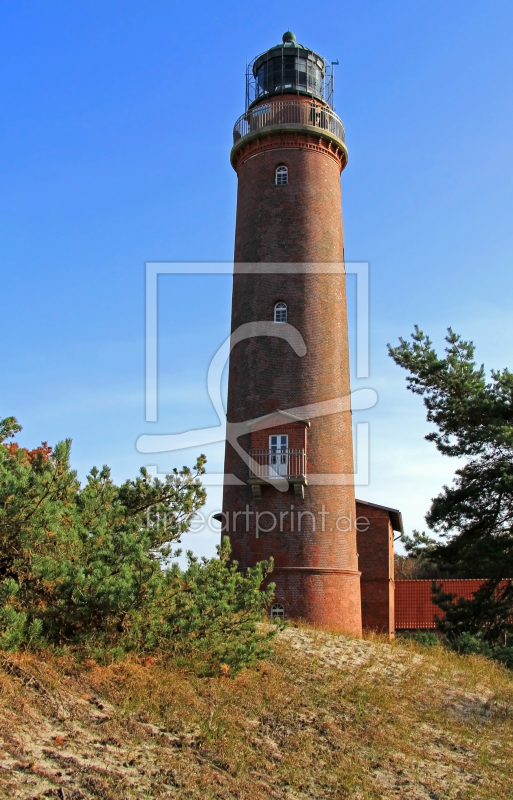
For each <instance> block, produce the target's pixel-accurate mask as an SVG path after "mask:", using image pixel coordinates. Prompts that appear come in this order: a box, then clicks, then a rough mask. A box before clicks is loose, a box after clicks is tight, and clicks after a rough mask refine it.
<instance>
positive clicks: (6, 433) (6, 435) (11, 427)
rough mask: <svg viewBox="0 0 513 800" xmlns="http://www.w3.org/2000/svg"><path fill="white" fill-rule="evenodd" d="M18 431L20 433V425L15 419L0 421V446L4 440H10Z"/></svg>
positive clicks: (9, 418)
mask: <svg viewBox="0 0 513 800" xmlns="http://www.w3.org/2000/svg"><path fill="white" fill-rule="evenodd" d="M19 431H21V425H19V424H18V422H17V420H16V418H15V417H5V419H0V444H1V443H2V442H5V440H6V439H11V438H12V437H13V436H14V435H15V434H16V433H18V432H19Z"/></svg>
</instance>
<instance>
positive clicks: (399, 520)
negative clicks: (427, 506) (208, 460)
mask: <svg viewBox="0 0 513 800" xmlns="http://www.w3.org/2000/svg"><path fill="white" fill-rule="evenodd" d="M356 502H357V503H360V504H361V505H362V506H370V507H371V508H380V509H381V510H382V511H388V513H389V515H390V522H391V523H392V530H394V531H397V532H398V533H404V528H403V516H402V514H401V512H400V511H399V509H397V508H389V507H388V506H380V505H378V503H369V502H368V501H367V500H358V499H357V500H356Z"/></svg>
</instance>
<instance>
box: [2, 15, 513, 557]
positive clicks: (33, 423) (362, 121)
mask: <svg viewBox="0 0 513 800" xmlns="http://www.w3.org/2000/svg"><path fill="white" fill-rule="evenodd" d="M288 27H290V28H291V29H292V30H294V32H295V33H296V35H297V38H298V40H299V41H300V42H302V43H304V44H306V45H307V46H309V47H312V48H313V49H315V50H317V51H318V52H319V53H321V54H322V55H324V56H326V58H328V59H329V60H333V59H339V61H340V66H339V67H337V73H336V93H335V107H336V111H337V113H338V114H339V115H340V116H341V118H342V120H343V121H344V124H345V127H346V142H347V145H348V149H349V165H348V167H347V169H346V170H345V172H344V173H343V176H342V195H343V209H344V230H345V238H346V244H345V251H346V258H347V260H348V261H368V262H369V263H370V270H371V374H370V377H369V379H367V380H361V381H357V380H355V381H354V382H353V385H354V388H358V387H359V386H360V385H361V386H371V387H373V388H375V389H376V390H377V391H378V394H379V398H380V399H379V403H378V405H377V406H376V407H375V408H374V409H372V410H370V411H366V412H358V414H355V418H356V419H357V421H368V422H369V423H370V426H371V478H370V485H369V486H366V487H361V488H360V489H359V490H358V495H359V496H360V497H362V498H364V499H368V500H371V501H372V500H373V501H375V502H378V503H384V504H386V505H391V506H394V507H398V508H400V509H401V510H402V511H403V515H404V521H405V525H406V529H407V530H411V529H412V528H413V527H422V525H423V516H424V514H425V512H426V510H427V508H428V506H429V501H430V498H431V497H433V496H434V495H435V494H436V493H437V492H438V491H439V489H440V487H441V486H442V484H443V483H444V482H447V481H449V480H450V478H451V475H452V474H453V472H454V469H455V468H456V467H457V463H455V462H453V461H451V460H449V459H444V458H442V457H441V456H439V455H438V454H437V453H436V452H435V451H434V448H433V445H431V444H429V443H427V442H425V441H424V440H423V436H424V435H425V433H426V432H427V430H428V426H427V424H426V423H425V416H424V411H423V407H422V404H421V402H420V401H419V399H418V398H414V397H413V396H410V395H409V394H408V393H407V392H406V389H405V383H404V375H403V374H402V373H401V371H400V370H399V369H398V368H397V367H395V365H394V364H393V363H392V362H391V361H390V359H389V358H388V357H387V355H386V343H387V342H389V341H392V342H395V341H396V340H397V338H398V336H400V335H403V336H407V335H408V334H409V333H410V332H411V330H412V329H413V325H414V324H415V323H418V324H419V325H420V326H421V327H422V328H423V329H424V330H425V331H427V332H429V334H430V335H431V336H432V338H433V339H434V341H435V342H436V344H437V345H439V346H441V344H442V342H443V335H444V331H445V328H446V327H447V326H449V325H452V326H453V327H454V328H455V329H456V330H457V331H459V332H460V333H462V334H463V335H464V336H465V337H466V338H470V339H473V340H474V341H475V342H476V345H477V356H478V359H479V361H484V362H485V364H486V366H487V367H488V368H491V367H495V368H498V367H503V366H510V367H511V366H512V364H513V357H512V336H511V330H512V316H513V313H512V310H511V309H512V303H511V297H512V295H513V277H512V272H513V270H512V266H513V264H512V254H513V224H512V202H511V200H512V197H511V195H512V186H513V181H512V178H513V175H512V173H513V143H512V142H513V139H512V135H511V131H512V130H513V102H512V99H513V98H512V93H513V89H512V87H513V69H512V66H513V64H512V61H513V55H512V52H513V51H512V48H511V30H512V28H513V6H512V5H511V4H510V3H507V2H495V1H494V0H492V1H491V2H489V3H483V2H479V3H478V2H472V1H471V0H470V1H469V0H466V2H460V1H459V0H451V2H450V3H447V2H443V3H442V2H432V1H430V2H424V0H419V1H418V2H416V3H406V2H395V1H394V0H388V2H386V3H385V2H366V1H365V0H364V1H363V2H358V3H356V2H352V1H351V2H346V3H335V2H329V1H328V2H326V3H324V4H323V6H322V8H320V7H319V8H314V7H313V6H312V4H311V3H306V2H302V1H300V2H294V3H290V2H282V3H280V4H276V3H271V2H267V0H262V1H261V2H260V3H258V4H257V5H256V6H255V5H250V4H241V3H240V2H237V3H235V2H220V3H217V4H207V3H202V2H196V3H194V4H186V3H169V2H166V3H165V2H154V1H153V0H148V2H146V3H144V4H142V3H134V2H129V1H128V2H123V3H120V2H112V1H111V0H102V2H101V3H100V2H94V1H93V2H92V1H91V0H88V2H87V3H85V2H74V3H64V2H60V3H59V2H54V1H53V0H48V2H46V3H44V4H43V3H35V2H29V3H27V2H16V3H14V2H4V3H2V6H1V9H0V30H1V31H2V33H1V36H2V47H1V51H0V53H1V55H0V59H1V72H2V80H1V82H0V102H1V109H2V114H1V117H0V153H1V159H2V169H1V171H0V188H1V190H0V259H1V260H0V263H1V270H2V295H3V297H2V300H3V302H2V314H1V315H0V325H1V329H2V340H3V342H4V357H3V364H2V379H1V389H0V414H1V415H2V416H5V415H7V414H15V415H16V416H17V417H18V418H19V420H20V422H21V423H22V424H23V426H24V430H23V433H22V434H21V435H20V437H19V441H20V443H21V444H24V445H27V446H35V445H37V444H38V443H39V442H40V441H41V440H48V441H49V442H50V443H54V442H56V441H57V440H59V439H62V438H64V437H67V436H70V437H72V439H73V461H74V464H75V466H76V467H77V469H78V470H79V474H80V476H81V477H82V478H83V477H84V476H85V475H86V473H87V471H88V469H89V468H90V467H91V466H92V465H93V464H96V465H101V464H103V463H108V464H109V465H111V467H112V469H113V474H114V477H115V478H116V479H117V480H123V479H125V478H126V477H129V476H133V475H134V474H135V473H136V471H137V469H138V467H139V466H140V465H141V464H144V463H146V464H148V463H154V464H156V465H157V466H158V468H159V470H160V471H165V470H166V469H169V468H171V467H173V466H175V465H177V466H180V465H181V464H184V463H188V464H191V463H192V462H193V461H194V458H195V455H196V454H197V453H196V451H195V450H187V451H181V452H179V453H173V454H169V455H165V456H158V457H155V458H148V456H142V455H141V454H140V453H138V452H137V451H136V449H135V441H136V439H137V437H138V436H139V435H140V434H141V433H149V432H159V433H176V432H180V431H182V430H184V429H187V428H192V427H207V426H211V425H214V424H216V421H217V420H216V416H215V412H214V411H213V409H212V407H211V404H210V401H209V398H208V395H207V392H206V372H207V368H208V363H209V361H210V359H211V357H212V355H213V354H214V352H215V351H216V350H217V348H218V346H220V345H221V343H222V342H223V340H224V339H225V337H226V336H227V334H228V331H229V313H230V281H229V279H228V278H227V277H226V276H221V277H218V276H209V277H205V276H195V277H191V276H189V277H176V276H162V277H161V278H160V284H159V313H160V327H159V347H160V353H159V354H160V362H159V369H160V396H159V421H158V422H157V423H151V424H150V423H145V421H144V264H145V262H146V261H177V260H184V261H229V260H230V259H231V258H232V255H233V235H234V222H235V197H236V177H235V174H234V172H233V170H232V169H231V167H230V164H229V151H230V146H231V129H232V126H233V123H234V122H235V120H236V119H237V117H238V116H239V115H240V114H241V113H242V111H243V110H244V70H245V62H246V58H252V57H253V56H254V55H256V54H258V53H260V52H262V51H263V50H265V49H267V48H268V47H269V46H271V45H272V44H275V43H276V42H278V41H279V40H280V38H281V34H282V33H283V31H284V30H286V29H287V28H288ZM351 280H352V279H351V278H350V279H349V305H350V318H351V319H350V322H351V329H350V335H351V336H352V337H353V338H354V325H353V321H354V315H353V314H352V309H353V306H354V286H352V285H351ZM206 452H207V455H208V457H209V467H210V468H211V469H212V470H214V471H218V470H219V469H220V468H221V464H222V446H218V445H210V446H209V447H208V448H207V449H206ZM219 502H220V492H219V490H218V489H215V488H212V489H210V490H209V500H208V503H209V508H216V507H219ZM187 539H188V540H187V541H184V544H186V546H190V547H192V548H193V549H194V550H196V552H198V553H205V554H210V553H212V552H213V551H214V547H215V544H216V541H217V537H216V536H214V535H213V534H205V535H198V534H196V535H195V536H194V535H190V536H189V537H187Z"/></svg>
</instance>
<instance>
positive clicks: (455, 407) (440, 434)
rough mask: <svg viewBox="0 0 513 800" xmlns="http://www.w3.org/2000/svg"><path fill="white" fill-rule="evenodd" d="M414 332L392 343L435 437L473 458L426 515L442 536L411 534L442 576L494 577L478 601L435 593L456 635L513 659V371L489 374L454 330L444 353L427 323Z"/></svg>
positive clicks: (452, 451)
mask: <svg viewBox="0 0 513 800" xmlns="http://www.w3.org/2000/svg"><path fill="white" fill-rule="evenodd" d="M411 338H412V340H413V341H412V342H407V341H405V340H404V339H400V344H399V345H398V346H397V347H391V346H390V345H389V346H388V349H389V353H390V356H391V357H392V358H393V359H394V361H395V362H396V364H398V365H399V366H401V367H403V368H404V369H406V370H407V371H408V373H409V374H408V377H407V379H406V380H407V384H408V388H409V389H410V390H411V391H412V392H414V393H415V394H418V395H420V396H421V397H422V398H423V401H424V405H425V407H426V409H427V419H428V421H429V422H433V423H434V424H435V425H436V428H437V430H436V431H433V432H431V433H429V434H428V435H427V437H426V438H427V439H428V440H429V441H432V442H434V443H435V445H436V447H437V449H438V450H439V451H440V452H441V453H443V454H444V455H449V456H457V457H465V458H466V459H467V461H466V463H465V464H464V466H462V467H461V468H460V469H458V470H456V475H455V480H454V482H453V485H452V486H450V487H449V486H444V487H443V489H442V492H441V493H440V494H439V495H438V497H435V498H434V500H433V501H432V504H431V508H430V510H429V511H428V513H427V515H426V521H427V524H428V526H429V527H430V528H431V529H432V530H434V531H436V532H438V533H439V534H441V537H442V540H441V541H437V540H435V539H432V538H430V537H428V536H426V535H425V534H418V533H414V536H413V538H409V537H404V539H403V542H404V545H405V547H406V549H407V552H408V553H409V554H410V556H411V557H413V558H415V559H420V560H422V559H423V560H424V562H431V563H432V564H434V565H436V566H437V568H438V570H439V576H441V575H442V574H446V575H449V574H452V575H459V576H460V577H467V578H470V577H476V578H483V577H488V578H490V580H489V581H488V582H487V583H486V584H485V585H484V586H483V587H482V589H480V590H479V592H477V593H476V595H475V597H474V599H472V600H463V599H460V600H459V601H458V602H457V603H454V602H453V600H454V598H453V597H452V596H450V595H445V594H444V593H443V592H441V590H440V589H437V590H435V595H434V600H435V602H436V603H437V604H438V605H439V607H440V608H441V609H442V610H443V611H444V612H445V618H444V620H443V621H442V622H441V624H440V626H441V629H442V630H443V632H444V633H445V635H446V637H447V640H448V641H449V642H451V643H452V644H453V645H454V646H456V647H470V646H472V647H478V646H479V647H481V648H482V652H484V650H485V649H486V648H488V650H489V651H490V653H493V654H494V657H500V659H501V660H504V661H505V663H507V661H508V658H509V656H508V655H507V654H505V648H506V642H507V639H508V637H510V636H511V630H512V626H511V622H510V620H511V618H512V617H513V594H512V591H511V587H510V586H508V587H507V588H506V589H503V588H502V589H501V588H500V579H501V578H504V577H509V576H513V373H511V372H510V371H509V370H507V369H505V370H502V371H492V372H491V377H490V379H489V380H488V379H487V378H486V375H485V370H484V367H483V365H481V366H480V367H478V366H477V365H476V363H475V361H474V350H475V348H474V345H473V343H472V342H465V341H463V340H462V339H461V337H460V336H458V335H457V334H455V333H454V332H453V331H452V330H451V329H450V328H449V331H448V335H447V337H446V342H447V347H446V349H445V357H443V358H439V357H438V356H437V354H436V352H435V350H434V348H433V346H432V343H431V341H430V339H429V337H428V336H425V335H424V333H423V332H422V331H421V330H419V328H418V327H415V331H414V333H413V334H412V337H411ZM462 637H463V638H462ZM469 637H470V638H469ZM474 640H475V641H474ZM457 642H459V644H458V645H456V643H457ZM472 642H474V644H471V643H472ZM476 642H477V644H476Z"/></svg>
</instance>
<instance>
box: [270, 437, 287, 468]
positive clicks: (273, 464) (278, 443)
mask: <svg viewBox="0 0 513 800" xmlns="http://www.w3.org/2000/svg"><path fill="white" fill-rule="evenodd" d="M288 450H289V437H288V436H284V435H282V434H281V435H276V436H269V474H270V476H271V477H272V476H273V475H283V476H284V477H287V475H288V468H289V453H288Z"/></svg>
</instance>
